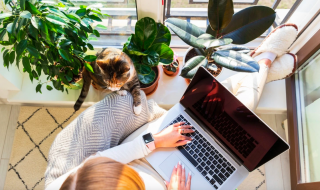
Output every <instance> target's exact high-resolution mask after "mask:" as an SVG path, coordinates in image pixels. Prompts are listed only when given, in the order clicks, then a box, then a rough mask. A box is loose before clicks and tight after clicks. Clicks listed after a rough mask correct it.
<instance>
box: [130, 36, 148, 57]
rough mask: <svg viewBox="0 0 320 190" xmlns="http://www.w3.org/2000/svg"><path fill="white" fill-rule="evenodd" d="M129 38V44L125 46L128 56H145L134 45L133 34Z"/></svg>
mask: <svg viewBox="0 0 320 190" xmlns="http://www.w3.org/2000/svg"><path fill="white" fill-rule="evenodd" d="M129 38H130V42H129V43H128V44H127V46H126V48H125V49H126V50H127V51H128V52H129V53H130V54H133V55H138V56H140V55H143V56H145V55H147V54H146V53H144V52H142V50H141V49H140V48H139V47H138V45H137V44H136V41H137V40H135V35H134V34H131V36H130V37H129Z"/></svg>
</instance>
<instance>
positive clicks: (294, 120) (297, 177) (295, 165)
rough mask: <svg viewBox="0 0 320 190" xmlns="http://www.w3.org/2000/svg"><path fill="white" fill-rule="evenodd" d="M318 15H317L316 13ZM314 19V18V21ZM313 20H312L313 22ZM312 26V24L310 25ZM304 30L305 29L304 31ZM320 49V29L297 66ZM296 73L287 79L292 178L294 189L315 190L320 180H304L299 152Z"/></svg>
mask: <svg viewBox="0 0 320 190" xmlns="http://www.w3.org/2000/svg"><path fill="white" fill-rule="evenodd" d="M315 16H317V15H315ZM313 20H314V19H312V21H313ZM312 21H311V22H312ZM308 26H310V24H309V25H308ZM302 32H303V31H302ZM319 49H320V29H319V30H318V31H317V32H316V33H315V34H314V35H313V36H312V37H311V38H310V39H309V41H308V42H307V43H305V44H304V46H302V48H301V49H300V50H299V51H298V52H297V53H296V55H297V56H298V62H297V68H298V69H299V68H302V67H303V66H304V64H305V63H306V62H307V61H308V59H309V58H311V57H312V56H313V55H314V54H315V53H316V52H317V51H318V50H319ZM296 82H297V79H296V74H294V75H292V76H291V77H290V78H287V79H286V94H287V95H286V96H287V116H288V137H289V144H290V150H289V158H290V179H291V189H293V190H314V189H317V188H319V187H320V182H311V183H305V182H302V175H301V168H300V161H301V160H300V152H299V133H298V131H299V129H298V115H297V114H298V112H297V108H298V105H297V96H296V90H297V88H296Z"/></svg>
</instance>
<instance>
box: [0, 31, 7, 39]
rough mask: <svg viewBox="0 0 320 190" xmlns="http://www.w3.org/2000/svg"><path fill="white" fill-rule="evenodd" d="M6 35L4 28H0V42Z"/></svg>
mask: <svg viewBox="0 0 320 190" xmlns="http://www.w3.org/2000/svg"><path fill="white" fill-rule="evenodd" d="M6 33H7V30H6V29H4V28H2V29H1V32H0V41H2V40H3V37H4V35H5V34H6Z"/></svg>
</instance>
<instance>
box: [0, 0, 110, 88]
mask: <svg viewBox="0 0 320 190" xmlns="http://www.w3.org/2000/svg"><path fill="white" fill-rule="evenodd" d="M5 3H6V4H9V5H10V6H11V8H12V11H11V12H6V13H2V14H0V22H1V26H2V28H0V44H1V45H2V46H4V47H3V48H2V50H1V52H3V60H4V62H3V65H4V67H6V68H8V69H9V67H11V66H12V65H13V63H14V62H15V65H16V66H17V67H18V68H19V65H20V63H22V66H23V68H22V71H23V72H27V73H28V74H29V78H30V80H31V81H32V82H33V81H34V80H37V86H36V92H40V93H41V88H42V86H44V85H45V86H46V88H47V90H49V91H51V90H52V89H53V87H54V88H55V89H56V90H59V91H62V92H63V91H64V90H66V91H67V92H68V90H67V87H65V86H64V85H67V86H68V85H70V84H72V83H74V81H73V80H74V78H79V77H80V78H81V72H82V69H83V67H84V68H85V69H87V70H88V71H90V72H93V69H92V67H91V65H90V62H92V61H95V59H96V56H93V55H87V54H86V52H87V50H88V49H90V50H93V46H92V44H90V43H89V40H90V39H93V38H94V36H95V37H99V36H100V34H99V32H98V31H97V29H96V28H99V27H100V28H102V29H104V28H105V26H103V25H101V24H99V25H97V26H96V27H93V26H92V23H93V22H95V21H98V22H101V21H102V20H101V19H102V18H103V17H105V16H108V15H106V14H102V13H101V10H100V9H98V8H94V7H92V6H91V7H87V6H85V5H81V6H80V8H79V9H78V10H74V11H71V10H69V8H68V7H69V6H73V4H72V3H71V2H70V1H69V0H64V1H61V2H59V3H58V4H54V5H53V4H46V3H44V2H41V1H35V0H33V1H31V0H30V1H28V0H20V1H18V3H16V4H15V3H13V2H12V1H11V0H7V1H5ZM60 8H64V9H60ZM19 69H20V70H21V68H19ZM41 75H45V76H46V77H47V78H46V81H45V82H42V81H41V80H40V76H41ZM50 82H51V83H52V84H50ZM51 85H52V86H53V87H52V86H51Z"/></svg>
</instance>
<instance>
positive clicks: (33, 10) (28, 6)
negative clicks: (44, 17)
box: [25, 1, 41, 15]
mask: <svg viewBox="0 0 320 190" xmlns="http://www.w3.org/2000/svg"><path fill="white" fill-rule="evenodd" d="M25 7H26V10H28V11H29V12H30V13H31V14H35V15H37V14H40V15H41V12H40V11H39V10H38V9H37V8H36V7H35V6H34V5H32V4H31V3H30V2H29V1H26V2H25Z"/></svg>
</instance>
